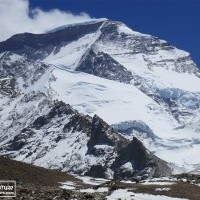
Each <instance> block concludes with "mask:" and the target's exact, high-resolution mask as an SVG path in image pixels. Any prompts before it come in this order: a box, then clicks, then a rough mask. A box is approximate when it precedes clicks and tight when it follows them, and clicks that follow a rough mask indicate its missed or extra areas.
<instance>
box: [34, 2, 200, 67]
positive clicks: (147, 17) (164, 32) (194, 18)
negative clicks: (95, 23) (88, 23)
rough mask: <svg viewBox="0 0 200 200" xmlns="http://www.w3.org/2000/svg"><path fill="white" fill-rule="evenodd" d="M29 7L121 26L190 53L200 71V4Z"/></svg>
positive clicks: (37, 4) (48, 4)
mask: <svg viewBox="0 0 200 200" xmlns="http://www.w3.org/2000/svg"><path fill="white" fill-rule="evenodd" d="M30 6H31V7H33V8H34V7H40V8H42V9H43V10H50V9H53V8H58V9H61V10H64V11H70V12H72V13H74V14H79V13H80V12H86V13H88V14H89V15H90V16H91V17H96V18H102V17H106V18H109V19H113V20H118V21H121V22H124V23H126V24H127V25H128V26H129V27H131V28H132V29H134V30H136V31H140V32H142V33H148V34H151V35H155V36H158V37H159V38H162V39H165V40H167V41H169V42H170V43H171V44H173V45H175V46H177V47H178V48H180V49H183V50H186V51H188V52H190V53H191V56H192V58H193V59H194V60H195V62H196V63H197V64H198V66H199V67H200V37H199V36H200V0H196V1H195V0H30Z"/></svg>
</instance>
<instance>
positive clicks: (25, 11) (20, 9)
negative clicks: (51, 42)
mask: <svg viewBox="0 0 200 200" xmlns="http://www.w3.org/2000/svg"><path fill="white" fill-rule="evenodd" d="M88 19H90V16H89V15H88V14H86V13H80V14H78V15H74V14H72V13H71V12H68V11H67V12H65V11H61V10H58V9H53V10H49V11H44V10H42V9H40V8H34V9H31V8H30V7H29V0H14V1H13V0H0V27H1V31H0V41H2V40H6V39H7V38H9V37H11V36H12V35H14V34H17V33H23V32H31V33H42V32H45V31H46V30H48V29H51V28H55V27H58V26H62V25H65V24H71V23H76V22H83V21H87V20H88Z"/></svg>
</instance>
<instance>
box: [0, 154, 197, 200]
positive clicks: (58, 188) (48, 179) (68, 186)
mask: <svg viewBox="0 0 200 200" xmlns="http://www.w3.org/2000/svg"><path fill="white" fill-rule="evenodd" d="M0 179H1V180H16V182H17V186H16V188H17V192H16V194H17V196H16V198H4V199H17V200H18V199H35V200H41V199H44V200H50V199H58V200H72V199H77V200H86V199H91V200H92V199H93V200H106V199H107V200H109V199H112V200H117V199H119V198H121V199H123V200H125V199H126V200H129V199H132V198H135V199H141V198H142V199H169V200H175V199H176V200H181V199H183V198H184V199H190V200H198V199H199V197H200V192H199V191H200V189H199V186H198V184H199V183H200V177H199V176H198V175H194V174H193V175H192V174H191V175H188V174H182V175H179V176H177V177H171V178H166V177H165V178H160V179H159V178H158V179H151V180H148V181H139V180H137V183H136V182H135V181H136V180H132V181H125V180H123V181H121V182H120V181H116V180H108V179H95V178H92V177H86V176H77V175H70V174H66V173H63V172H59V171H56V170H49V169H45V168H41V167H36V166H34V165H29V164H26V163H22V162H19V161H14V160H10V159H8V158H4V157H0Z"/></svg>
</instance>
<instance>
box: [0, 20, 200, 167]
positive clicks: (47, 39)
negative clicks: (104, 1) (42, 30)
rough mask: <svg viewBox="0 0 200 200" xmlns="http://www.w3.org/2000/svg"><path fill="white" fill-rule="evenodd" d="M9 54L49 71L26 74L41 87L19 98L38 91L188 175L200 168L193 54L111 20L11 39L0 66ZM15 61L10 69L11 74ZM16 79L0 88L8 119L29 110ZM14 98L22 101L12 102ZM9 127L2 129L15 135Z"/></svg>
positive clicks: (198, 81) (199, 81) (199, 93)
mask: <svg viewBox="0 0 200 200" xmlns="http://www.w3.org/2000/svg"><path fill="white" fill-rule="evenodd" d="M6 51H11V52H14V53H16V54H18V56H19V55H20V56H21V57H20V56H19V57H20V59H26V62H28V60H29V59H30V60H32V61H36V62H37V66H40V65H41V66H46V68H47V69H46V70H45V72H44V71H42V72H38V70H36V69H37V67H33V68H30V69H29V67H28V68H27V74H28V72H29V71H30V72H31V73H30V75H27V76H28V77H29V79H27V80H32V79H33V77H35V76H36V75H34V76H33V74H34V73H36V74H39V75H38V76H41V74H43V75H42V77H41V79H40V80H38V82H37V84H35V85H34V84H32V85H30V86H29V85H28V86H27V88H26V89H23V90H22V91H21V93H25V94H26V95H25V96H26V98H30V99H32V95H33V94H34V92H33V91H35V92H39V93H40V95H41V96H45V98H47V99H51V100H61V101H63V102H65V103H67V104H70V105H71V106H72V107H73V108H74V109H77V110H78V111H79V112H80V113H83V114H88V115H90V116H91V117H93V116H94V115H95V114H97V115H98V116H100V117H101V118H103V119H104V120H105V121H106V122H107V123H108V124H110V125H113V127H114V128H115V129H117V130H118V131H119V132H121V134H122V135H123V136H124V137H125V138H127V139H128V140H132V138H133V136H134V137H137V138H138V139H139V140H140V141H142V142H143V143H144V144H145V146H146V147H147V148H149V149H150V150H151V151H153V152H154V153H155V154H156V155H157V156H159V157H160V158H162V159H164V160H166V161H168V162H173V163H175V164H177V165H178V166H179V167H183V168H184V169H185V170H191V169H192V170H193V168H192V167H193V166H192V165H191V164H198V163H200V157H199V156H198V152H199V150H200V139H199V134H200V103H199V102H200V87H199V85H200V71H199V70H198V68H197V67H196V64H195V63H194V62H193V61H192V59H191V57H190V55H189V53H187V52H185V51H182V50H179V49H177V48H176V47H174V46H172V45H170V44H169V43H168V42H166V41H164V40H161V39H159V38H157V37H154V36H150V35H146V34H141V33H139V32H136V31H132V30H131V29H130V28H128V27H127V26H126V25H124V24H123V23H120V22H115V21H111V20H107V19H101V20H93V21H91V22H87V23H81V24H74V25H71V26H64V27H59V28H58V29H55V30H53V31H50V32H48V33H46V34H40V35H35V34H28V33H26V34H19V35H16V36H13V37H12V38H10V39H9V40H7V41H5V42H2V43H0V53H1V59H0V60H1V63H2V62H4V61H5V59H4V58H3V57H4V56H5V54H6V53H4V52H6ZM16 54H15V57H16ZM12 59H13V58H12ZM12 59H11V61H9V59H8V61H7V62H8V63H9V62H10V65H11V66H13V65H14V64H13V63H12ZM26 62H25V61H24V63H26ZM44 63H46V64H44ZM1 66H3V65H2V64H1ZM28 66H32V65H28ZM33 66H34V65H33ZM33 69H35V71H33ZM31 70H32V71H31ZM13 77H15V72H14V73H13V74H10V75H9V76H8V75H6V76H3V75H2V76H1V80H0V84H1V85H2V87H1V93H2V95H3V97H1V98H2V100H1V101H0V103H1V104H2V105H3V107H2V111H1V112H2V113H5V114H8V113H9V112H14V111H13V109H17V108H19V110H23V109H24V108H23V107H22V106H20V105H21V101H22V100H23V98H24V97H23V98H22V96H20V95H19V94H18V93H19V92H17V91H18V90H17V91H15V90H14V89H13V88H14V87H13V84H12V82H14V81H11V78H13ZM36 77H37V76H36ZM5 78H6V79H5ZM8 78H9V80H7V79H8ZM15 78H16V77H15ZM16 82H17V87H18V88H23V87H22V85H23V84H24V82H25V83H26V84H28V82H29V81H28V82H27V81H26V79H25V78H23V77H22V78H20V77H19V78H17V81H16ZM38 83H39V84H38ZM5 86H6V88H7V89H2V88H5ZM17 94H18V95H17ZM9 95H10V96H9ZM12 95H14V97H15V96H16V97H15V98H14V99H10V97H11V96H12ZM40 95H36V97H34V98H37V101H39V102H41V101H43V100H42V97H40ZM33 96H34V95H33ZM3 102H7V103H3ZM13 102H15V103H13ZM37 104H38V103H37ZM39 105H41V106H45V105H46V104H44V103H40V104H39ZM25 110H27V113H28V115H31V116H32V118H31V119H32V121H33V119H34V116H35V114H36V113H37V112H39V110H37V109H36V108H35V105H34V106H33V107H29V106H27V107H26V106H25ZM31 112H33V114H31ZM22 113H23V112H22ZM43 114H45V113H43ZM2 116H3V115H2ZM19 116H20V115H19ZM17 118H18V115H16V118H15V119H17ZM5 119H6V118H5V117H2V118H1V123H2V124H4V126H5V127H8V128H7V130H9V129H11V127H10V126H7V123H8V122H7V121H6V122H5ZM22 119H23V118H22ZM22 121H23V120H22ZM21 123H24V122H21ZM29 124H30V123H29ZM5 130H6V129H5ZM13 130H15V128H13ZM11 132H12V131H11ZM4 133H5V132H4ZM4 133H3V134H2V135H6V134H4ZM3 138H4V137H3ZM3 140H4V139H2V141H3ZM60 148H61V147H60ZM62 148H64V147H62ZM62 148H61V149H59V151H61V150H62ZM38 162H39V161H38ZM40 164H41V163H40ZM195 166H197V165H195Z"/></svg>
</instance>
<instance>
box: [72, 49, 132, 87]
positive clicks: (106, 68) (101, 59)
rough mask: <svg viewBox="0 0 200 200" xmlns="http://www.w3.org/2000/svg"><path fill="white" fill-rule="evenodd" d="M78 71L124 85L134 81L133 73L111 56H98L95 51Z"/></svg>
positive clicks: (82, 63) (81, 64)
mask: <svg viewBox="0 0 200 200" xmlns="http://www.w3.org/2000/svg"><path fill="white" fill-rule="evenodd" d="M76 70H77V71H82V72H85V73H88V74H93V75H95V76H99V77H102V78H106V79H110V80H115V81H119V82H124V83H130V81H131V80H132V79H133V76H132V73H131V72H130V71H128V70H127V69H126V68H124V67H123V66H122V65H121V64H120V63H118V62H117V61H116V60H114V59H113V58H112V57H111V56H110V55H108V54H106V53H104V52H98V53H97V54H96V53H95V52H94V51H93V50H90V51H89V52H88V53H87V56H86V58H85V59H83V61H82V62H81V63H80V65H79V66H78V67H77V68H76Z"/></svg>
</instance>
